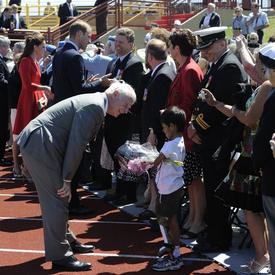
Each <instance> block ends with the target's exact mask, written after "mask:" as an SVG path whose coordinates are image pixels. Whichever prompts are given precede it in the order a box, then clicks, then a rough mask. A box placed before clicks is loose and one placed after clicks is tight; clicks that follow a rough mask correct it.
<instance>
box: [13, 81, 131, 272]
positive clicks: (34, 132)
mask: <svg viewBox="0 0 275 275" xmlns="http://www.w3.org/2000/svg"><path fill="white" fill-rule="evenodd" d="M135 101H136V95H135V92H134V90H133V89H132V87H131V86H130V85H128V84H126V83H121V82H116V83H113V84H112V85H111V86H110V87H109V88H108V89H107V90H106V91H105V93H95V94H83V95H78V96H74V97H71V98H68V99H65V100H63V101H61V102H59V103H57V104H55V105H54V106H52V107H51V108H49V109H47V110H46V111H45V112H44V113H43V114H41V115H39V116H38V117H36V118H35V119H34V120H32V121H31V122H30V123H29V124H28V125H27V127H26V128H25V129H24V130H23V131H22V132H21V134H20V135H19V137H18V139H17V142H18V145H19V146H20V150H21V153H22V157H23V159H24V163H25V164H26V166H27V168H28V171H29V172H30V174H31V176H32V179H33V181H34V183H35V185H36V188H37V192H38V196H39V201H40V205H41V210H42V218H43V226H44V238H45V240H44V241H45V254H46V260H48V261H52V263H53V268H58V269H62V270H71V271H81V270H88V269H90V268H91V264H90V263H84V262H80V261H78V260H77V259H76V258H75V257H74V256H73V253H87V252H91V250H92V249H93V246H92V245H82V244H80V243H79V242H78V241H77V239H76V237H75V236H74V235H73V233H72V232H71V231H70V230H69V227H68V204H69V201H70V198H71V180H72V178H73V176H74V174H75V172H76V170H77V168H78V166H79V163H80V161H81V158H82V154H83V151H84V150H85V148H86V145H87V143H88V142H89V141H90V140H91V139H92V138H94V137H95V136H96V134H97V132H98V130H99V128H100V127H101V124H102V123H103V121H104V117H105V115H106V113H108V114H109V115H111V116H114V117H117V116H119V115H120V114H125V113H127V112H128V111H129V109H130V107H131V106H132V105H133V104H134V102H135Z"/></svg>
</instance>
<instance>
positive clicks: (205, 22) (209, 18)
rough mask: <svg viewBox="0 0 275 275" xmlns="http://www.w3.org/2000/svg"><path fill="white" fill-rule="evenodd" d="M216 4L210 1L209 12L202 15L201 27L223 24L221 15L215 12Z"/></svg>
mask: <svg viewBox="0 0 275 275" xmlns="http://www.w3.org/2000/svg"><path fill="white" fill-rule="evenodd" d="M215 9H216V5H215V4H214V3H209V4H208V6H207V12H206V14H205V15H204V16H203V17H202V19H201V21H200V24H199V28H200V29H205V28H209V27H219V26H220V25H221V17H220V16H219V14H217V13H216V12H215Z"/></svg>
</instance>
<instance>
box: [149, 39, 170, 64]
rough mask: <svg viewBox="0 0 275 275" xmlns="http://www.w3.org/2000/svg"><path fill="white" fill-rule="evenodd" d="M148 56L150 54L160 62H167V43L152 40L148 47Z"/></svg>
mask: <svg viewBox="0 0 275 275" xmlns="http://www.w3.org/2000/svg"><path fill="white" fill-rule="evenodd" d="M146 54H147V55H148V54H150V55H151V56H152V57H153V58H155V59H156V60H158V61H166V59H167V46H166V43H165V42H163V41H161V40H159V39H155V38H153V39H151V40H150V41H149V42H148V44H147V46H146Z"/></svg>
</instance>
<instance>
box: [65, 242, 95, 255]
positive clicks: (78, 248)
mask: <svg viewBox="0 0 275 275" xmlns="http://www.w3.org/2000/svg"><path fill="white" fill-rule="evenodd" d="M70 246H71V249H72V251H73V252H74V253H90V252H92V251H93V250H94V249H95V247H94V246H93V245H86V244H81V243H80V242H78V241H74V242H72V243H71V244H70Z"/></svg>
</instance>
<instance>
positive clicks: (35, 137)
mask: <svg viewBox="0 0 275 275" xmlns="http://www.w3.org/2000/svg"><path fill="white" fill-rule="evenodd" d="M107 104H108V100H107V96H106V94H105V93H95V94H83V95H77V96H74V97H71V98H68V99H65V100H63V101H61V102H59V103H57V104H55V105H54V106H52V107H50V108H49V109H47V110H46V111H45V112H43V113H42V114H40V115H39V116H38V117H36V118H35V119H33V120H32V121H31V122H30V123H29V124H28V125H27V126H26V127H25V129H24V130H23V131H22V132H21V134H20V135H19V136H18V138H17V143H18V145H19V146H20V149H21V151H22V155H23V157H24V154H28V156H31V157H32V158H33V159H35V160H37V161H39V162H43V164H44V165H45V166H46V167H47V168H50V169H53V170H60V172H61V173H62V175H63V179H69V180H70V179H72V177H73V176H74V174H75V172H76V170H77V168H78V166H79V164H80V161H81V158H82V155H83V152H84V150H85V147H86V145H87V143H88V142H89V141H90V140H91V139H92V138H93V137H95V136H96V134H97V132H98V130H99V128H100V126H101V125H102V123H103V120H104V116H105V112H106V110H107Z"/></svg>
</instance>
